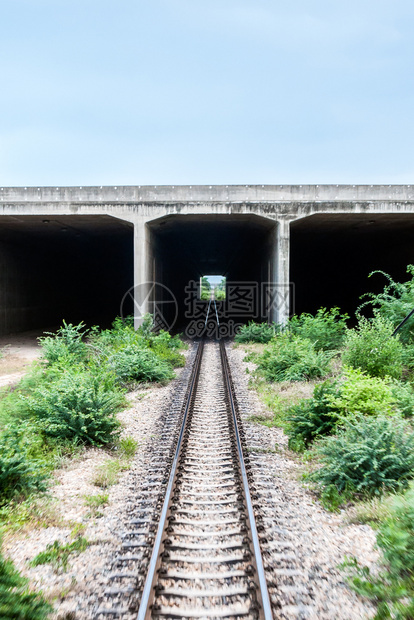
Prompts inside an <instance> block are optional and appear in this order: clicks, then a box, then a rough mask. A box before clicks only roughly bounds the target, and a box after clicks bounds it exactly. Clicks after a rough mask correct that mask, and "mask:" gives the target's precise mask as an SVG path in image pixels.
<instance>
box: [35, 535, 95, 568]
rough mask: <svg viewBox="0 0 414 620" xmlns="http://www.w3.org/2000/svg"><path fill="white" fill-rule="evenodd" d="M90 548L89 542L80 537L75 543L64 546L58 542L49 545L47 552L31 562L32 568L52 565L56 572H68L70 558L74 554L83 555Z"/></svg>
mask: <svg viewBox="0 0 414 620" xmlns="http://www.w3.org/2000/svg"><path fill="white" fill-rule="evenodd" d="M88 546H89V541H88V540H87V539H86V538H84V537H83V536H79V537H78V538H76V539H75V540H74V541H73V542H71V543H67V544H66V545H62V543H60V542H59V541H58V540H55V542H53V543H50V544H49V545H47V547H46V549H45V551H41V552H40V553H38V554H37V555H36V556H35V557H34V558H33V560H32V561H31V562H30V566H40V565H41V564H51V565H52V566H53V568H54V570H55V571H58V570H63V571H66V570H67V566H68V562H69V558H70V556H71V555H72V554H74V553H81V552H82V551H85V549H87V547H88Z"/></svg>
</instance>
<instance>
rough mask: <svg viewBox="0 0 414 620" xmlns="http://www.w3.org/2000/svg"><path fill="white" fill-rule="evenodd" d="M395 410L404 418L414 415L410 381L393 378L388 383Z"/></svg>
mask: <svg viewBox="0 0 414 620" xmlns="http://www.w3.org/2000/svg"><path fill="white" fill-rule="evenodd" d="M390 388H391V393H392V396H393V398H394V401H395V404H396V407H397V410H398V411H399V413H400V414H401V415H402V416H403V417H404V418H411V417H412V416H413V415H414V387H413V386H412V384H410V383H402V382H401V381H397V380H394V381H393V382H392V383H391V384H390Z"/></svg>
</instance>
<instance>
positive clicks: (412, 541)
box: [345, 487, 414, 620]
mask: <svg viewBox="0 0 414 620" xmlns="http://www.w3.org/2000/svg"><path fill="white" fill-rule="evenodd" d="M390 512H391V514H390V516H389V517H388V518H387V519H386V520H385V521H384V523H382V524H381V526H380V528H379V532H378V535H377V547H378V549H379V550H380V552H381V554H382V555H381V559H380V563H381V569H380V571H379V572H378V573H377V574H375V575H371V573H370V570H369V568H368V567H360V566H359V565H358V563H357V561H356V560H355V559H352V560H351V561H349V560H348V561H347V562H346V563H345V566H346V567H347V568H348V569H349V568H351V576H350V580H349V581H350V583H351V586H352V587H353V588H354V590H356V592H358V594H360V595H363V596H367V597H368V598H369V599H371V600H372V601H373V602H374V604H376V606H377V613H376V615H375V618H376V619H377V620H380V619H381V620H382V619H384V618H396V619H401V620H402V619H403V618H405V619H406V620H412V618H414V579H413V577H414V489H413V488H412V487H411V488H410V489H409V490H408V491H407V493H406V494H405V495H404V496H396V497H395V498H394V501H393V503H392V505H391V508H390Z"/></svg>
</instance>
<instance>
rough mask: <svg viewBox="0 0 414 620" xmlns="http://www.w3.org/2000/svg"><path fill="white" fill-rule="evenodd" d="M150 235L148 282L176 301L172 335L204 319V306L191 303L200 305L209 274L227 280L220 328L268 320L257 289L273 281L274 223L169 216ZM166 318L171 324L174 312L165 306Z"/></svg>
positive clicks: (153, 224)
mask: <svg viewBox="0 0 414 620" xmlns="http://www.w3.org/2000/svg"><path fill="white" fill-rule="evenodd" d="M149 229H150V237H151V248H152V273H151V280H152V281H156V282H159V283H161V284H162V285H164V286H165V287H167V288H168V289H169V290H170V291H171V292H172V293H173V295H174V297H175V298H176V300H177V304H178V315H177V321H176V323H175V330H178V331H182V330H184V329H185V328H186V327H188V325H189V324H190V323H191V321H192V320H198V321H200V322H201V323H202V321H203V320H204V319H205V316H206V312H207V307H208V302H207V301H204V302H203V301H199V303H198V304H192V300H194V299H198V300H199V297H200V294H199V286H200V277H201V276H204V275H207V274H220V275H222V276H223V277H225V278H226V299H225V301H223V302H220V308H219V310H220V319H221V321H222V323H223V325H224V324H227V325H230V324H232V325H236V324H241V323H246V322H247V321H249V320H250V319H255V320H267V319H268V316H267V314H266V309H265V308H264V307H263V304H262V303H261V285H262V283H264V282H268V281H271V277H272V256H273V252H274V243H275V242H274V239H275V235H274V231H275V222H272V221H271V220H267V219H265V218H261V217H258V216H255V215H246V216H244V215H242V216H239V215H230V216H220V215H216V216H202V217H200V216H167V217H165V218H162V219H160V220H156V221H154V222H151V223H150V225H149ZM191 283H194V284H191ZM249 290H250V293H249ZM237 296H238V300H237ZM240 296H241V297H242V298H240ZM250 302H251V303H250ZM165 312H166V313H167V314H168V313H169V314H170V316H169V319H171V320H172V318H173V317H172V314H173V312H174V310H173V308H172V307H168V304H165ZM168 322H169V321H168V319H167V323H168Z"/></svg>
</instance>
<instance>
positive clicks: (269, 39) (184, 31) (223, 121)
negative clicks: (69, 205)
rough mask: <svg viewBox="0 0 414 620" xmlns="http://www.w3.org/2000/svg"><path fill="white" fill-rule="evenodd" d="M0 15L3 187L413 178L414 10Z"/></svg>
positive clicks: (106, 10)
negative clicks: (0, 20) (0, 24)
mask: <svg viewBox="0 0 414 620" xmlns="http://www.w3.org/2000/svg"><path fill="white" fill-rule="evenodd" d="M0 8H1V13H0V14H1V18H2V36H1V38H0V84H1V90H2V94H1V97H0V183H1V185H114V184H115V185H121V184H127V185H143V184H154V185H161V184H174V185H178V184H197V183H201V184H204V183H206V184H216V183H217V184H220V183H223V184H233V183H242V184H246V183H249V184H250V183H260V184H261V183H275V184H279V183H299V184H301V183H303V184H304V183H413V182H414V85H413V82H414V71H413V63H414V3H413V2H412V1H411V2H410V1H408V0H406V1H402V0H390V1H383V0H347V1H344V0H342V1H341V0H326V1H320V0H312V1H310V0H308V1H304V0H302V1H300V0H283V1H281V0H251V1H250V0H246V1H242V0H217V1H216V0H208V1H207V0H204V1H201V0H146V1H145V2H144V1H140V0H134V1H132V0H116V1H115V0H70V1H69V0H1V1H0Z"/></svg>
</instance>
